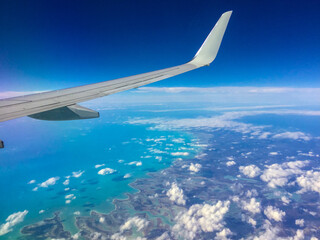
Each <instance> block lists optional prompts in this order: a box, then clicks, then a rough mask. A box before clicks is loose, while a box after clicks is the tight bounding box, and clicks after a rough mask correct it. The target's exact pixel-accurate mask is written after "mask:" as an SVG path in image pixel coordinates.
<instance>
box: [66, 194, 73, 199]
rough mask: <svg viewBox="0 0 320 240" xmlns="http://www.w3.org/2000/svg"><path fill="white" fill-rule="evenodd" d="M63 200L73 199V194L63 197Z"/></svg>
mask: <svg viewBox="0 0 320 240" xmlns="http://www.w3.org/2000/svg"><path fill="white" fill-rule="evenodd" d="M65 199H75V196H74V194H68V195H66V196H65Z"/></svg>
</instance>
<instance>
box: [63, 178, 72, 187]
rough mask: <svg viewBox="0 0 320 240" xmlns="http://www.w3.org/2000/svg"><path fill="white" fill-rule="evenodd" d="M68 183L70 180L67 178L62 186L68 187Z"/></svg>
mask: <svg viewBox="0 0 320 240" xmlns="http://www.w3.org/2000/svg"><path fill="white" fill-rule="evenodd" d="M69 183H70V180H69V178H68V179H66V180H65V181H64V182H63V183H62V184H63V185H65V186H67V185H69Z"/></svg>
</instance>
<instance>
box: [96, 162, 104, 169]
mask: <svg viewBox="0 0 320 240" xmlns="http://www.w3.org/2000/svg"><path fill="white" fill-rule="evenodd" d="M103 166H105V164H104V163H103V164H97V165H95V166H94V167H95V168H100V167H103Z"/></svg>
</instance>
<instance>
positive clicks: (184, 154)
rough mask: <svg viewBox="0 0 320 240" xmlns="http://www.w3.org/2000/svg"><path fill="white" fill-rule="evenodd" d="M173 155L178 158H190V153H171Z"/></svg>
mask: <svg viewBox="0 0 320 240" xmlns="http://www.w3.org/2000/svg"><path fill="white" fill-rule="evenodd" d="M171 155H172V156H175V157H177V156H188V155H189V153H188V152H173V153H171Z"/></svg>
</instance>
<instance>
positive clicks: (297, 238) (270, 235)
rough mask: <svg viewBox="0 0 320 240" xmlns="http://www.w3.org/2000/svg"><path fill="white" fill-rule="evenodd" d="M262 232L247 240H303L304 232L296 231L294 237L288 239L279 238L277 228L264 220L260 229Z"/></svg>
mask: <svg viewBox="0 0 320 240" xmlns="http://www.w3.org/2000/svg"><path fill="white" fill-rule="evenodd" d="M262 229H263V231H262V232H260V233H258V234H255V235H254V236H250V237H248V238H247V239H248V240H271V239H272V240H273V239H277V240H303V239H304V232H303V230H301V229H298V230H297V231H296V234H295V235H294V236H292V237H291V236H289V237H279V236H278V234H279V232H280V229H279V227H273V226H272V224H271V223H270V222H269V221H268V220H265V223H264V224H263V227H262Z"/></svg>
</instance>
